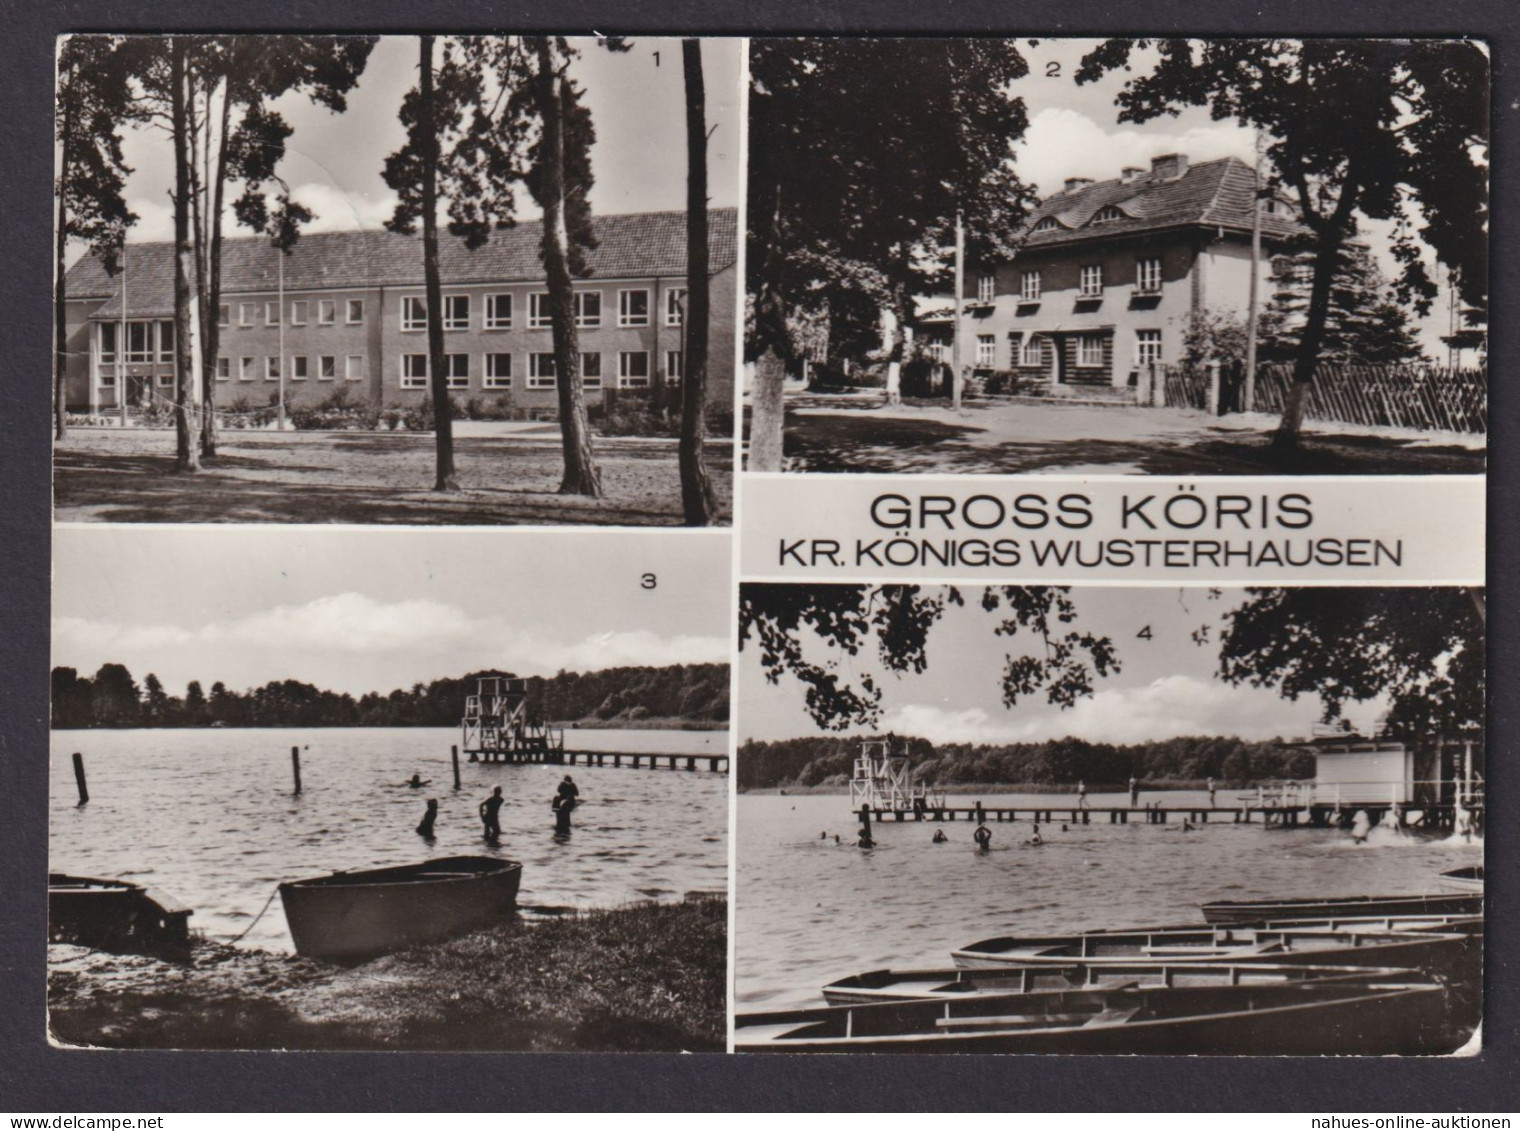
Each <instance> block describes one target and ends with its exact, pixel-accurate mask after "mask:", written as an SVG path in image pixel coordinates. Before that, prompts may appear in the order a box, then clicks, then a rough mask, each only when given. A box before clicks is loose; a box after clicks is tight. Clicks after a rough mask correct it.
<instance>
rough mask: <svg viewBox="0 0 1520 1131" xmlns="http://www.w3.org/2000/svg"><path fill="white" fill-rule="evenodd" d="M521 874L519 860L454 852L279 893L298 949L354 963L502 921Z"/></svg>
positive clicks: (339, 875)
mask: <svg viewBox="0 0 1520 1131" xmlns="http://www.w3.org/2000/svg"><path fill="white" fill-rule="evenodd" d="M521 880H522V865H521V864H518V863H515V862H513V861H510V860H499V859H495V858H493V857H486V856H453V857H446V858H444V859H440V860H430V861H428V862H427V863H426V864H418V865H411V866H407V867H400V868H377V869H373V870H369V871H363V872H339V873H335V874H333V875H331V876H322V877H319V878H317V879H312V880H297V881H294V882H291V883H284V884H281V885H280V899H281V901H282V902H283V903H284V906H285V919H286V922H287V923H288V924H289V926H290V937H291V939H292V940H293V941H294V942H295V946H296V953H298V954H301V955H304V956H306V957H308V958H325V959H329V960H333V961H339V962H352V961H362V960H364V959H367V958H374V957H376V956H378V955H381V954H388V953H390V952H391V951H396V950H403V949H405V948H406V947H409V946H417V945H419V944H422V943H430V942H438V941H441V940H443V939H446V938H450V937H452V936H454V935H458V934H462V933H464V932H466V931H469V930H472V929H474V928H476V927H480V926H484V925H486V924H488V923H491V922H495V921H499V920H500V919H501V918H502V917H503V916H504V915H507V914H509V913H510V912H511V911H512V909H513V908H514V907H515V905H516V902H517V889H518V885H519V883H520V882H521Z"/></svg>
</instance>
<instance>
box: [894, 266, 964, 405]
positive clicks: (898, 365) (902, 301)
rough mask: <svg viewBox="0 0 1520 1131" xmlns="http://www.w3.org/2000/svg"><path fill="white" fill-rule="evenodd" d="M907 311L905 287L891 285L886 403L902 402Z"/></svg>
mask: <svg viewBox="0 0 1520 1131" xmlns="http://www.w3.org/2000/svg"><path fill="white" fill-rule="evenodd" d="M907 311H908V291H907V288H906V287H903V286H902V285H900V284H894V285H893V287H892V352H891V353H890V354H889V355H888V361H887V403H888V404H902V364H903V353H904V351H905V349H906V346H907V339H908V332H907V331H908V327H907ZM958 329H959V327H957V330H958Z"/></svg>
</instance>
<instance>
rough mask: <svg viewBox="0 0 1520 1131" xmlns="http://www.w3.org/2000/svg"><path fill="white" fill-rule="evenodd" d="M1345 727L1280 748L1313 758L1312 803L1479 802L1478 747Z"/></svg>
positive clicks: (1471, 742) (1470, 741)
mask: <svg viewBox="0 0 1520 1131" xmlns="http://www.w3.org/2000/svg"><path fill="white" fill-rule="evenodd" d="M1372 730H1373V733H1370V734H1367V733H1362V732H1360V731H1358V730H1357V729H1356V728H1355V727H1352V726H1350V725H1349V724H1334V725H1329V726H1322V727H1317V728H1315V732H1314V733H1313V734H1312V735H1311V736H1310V737H1308V738H1305V739H1298V740H1294V741H1291V742H1287V743H1284V744H1283V745H1284V746H1286V747H1288V748H1290V749H1296V750H1305V751H1308V752H1310V753H1312V754H1313V755H1314V783H1313V804H1316V805H1333V806H1336V807H1338V808H1339V807H1343V806H1351V805H1417V806H1426V805H1435V806H1448V805H1453V804H1455V803H1458V802H1460V803H1462V804H1463V805H1464V806H1467V807H1472V806H1473V805H1474V804H1475V803H1481V800H1482V772H1483V766H1482V743H1481V742H1480V741H1478V740H1477V739H1474V738H1472V737H1465V738H1463V737H1451V736H1445V735H1434V736H1430V737H1428V738H1424V739H1418V740H1411V739H1406V738H1403V737H1399V736H1394V735H1391V734H1389V733H1387V732H1386V731H1385V730H1383V729H1382V727H1381V726H1379V727H1376V728H1372Z"/></svg>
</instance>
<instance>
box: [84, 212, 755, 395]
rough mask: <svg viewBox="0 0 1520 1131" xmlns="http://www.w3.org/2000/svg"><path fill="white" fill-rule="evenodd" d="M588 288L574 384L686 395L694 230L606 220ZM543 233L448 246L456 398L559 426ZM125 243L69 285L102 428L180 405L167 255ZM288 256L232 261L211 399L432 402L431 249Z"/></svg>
mask: <svg viewBox="0 0 1520 1131" xmlns="http://www.w3.org/2000/svg"><path fill="white" fill-rule="evenodd" d="M708 219H709V254H710V261H709V262H710V271H711V280H712V289H711V315H710V325H709V329H708V396H709V401H710V403H712V404H714V405H723V406H729V405H731V404H732V403H733V382H734V332H735V325H734V323H735V317H734V310H735V306H734V302H735V293H736V292H735V287H736V279H735V274H736V270H737V268H736V262H737V254H736V247H737V238H738V232H737V211H736V210H735V209H731V208H729V209H715V210H713V211H711V212H710V213H709V216H708ZM594 230H595V234H596V238H597V241H598V242H597V246H596V248H595V249H593V250H592V251H590V252H588V253H587V256H586V259H587V266H588V272H587V274H586V276H585V277H584V278H578V279H576V280H575V303H576V323H577V326H578V327H579V345H580V350H581V373H582V376H583V379H584V383H585V386H586V390H587V398H588V400H590V401H592V402H595V401H596V400H598V399H599V398H600V396H601V390H603V389H607V388H612V387H616V388H619V389H644V388H649V387H651V386H652V385H653V384H654V382H655V381H656V380H659V379H661V378H663V379H664V380H666V381H669V382H671V383H679V381H680V379H681V376H682V373H683V371H684V365H683V361H682V356H683V343H682V339H683V330H682V325H683V320H684V312H685V300H686V282H687V280H686V214H685V212H645V213H634V214H627V215H608V216H599V217H597V218H596V220H595V226H594ZM541 237H542V225H541V224H540V223H539V222H537V221H534V222H532V223H523V224H518V225H516V226H515V227H512V228H509V229H506V230H504V231H499V232H496V233H494V234H493V235H492V236H491V238H490V240H489V241H488V242H487V243H486V244H485V245H483V246H482V247H479V248H477V249H474V250H471V249H469V248H467V247H466V246H465V244H464V241H463V240H461V239H457V238H455V237H453V236H450V235H448V234H447V232H441V233H440V235H439V267H440V273H441V275H442V279H443V310H442V311H441V317H442V319H443V329H444V336H445V350H446V359H445V364H446V365H447V366H448V383H449V388H450V389H452V390H454V393H455V395H456V396H457V397H460V398H469V397H476V396H478V397H481V398H485V399H493V398H499V399H502V400H509V401H510V403H511V404H512V405H513V406H515V407H522V408H525V409H527V410H529V411H530V412H531V411H536V410H541V411H543V412H544V413H550V412H552V411H553V410H554V408H555V407H556V406H557V404H558V399H557V397H558V394H557V392H556V387H555V382H556V377H555V369H554V354H553V349H554V346H553V341H552V334H551V331H550V320H549V306H548V292H547V287H546V284H545V282H544V273H543V266H542V263H541V261H540V240H541ZM173 251H174V249H173V245H172V244H170V243H136V244H128V245H127V248H126V253H125V255H124V256H123V258H122V266H121V269H119V270H118V272H117V273H116V274H115V275H114V276H112V275H108V274H107V273H106V271H105V269H104V267H103V265H102V264H101V262H100V260H99V259H98V258H97V257H96V256H94V255H87V256H85V257H84V258H82V259H80V260H79V261H78V262H77V263H75V264H74V266H73V267H71V268H70V269H69V272H68V274H67V276H66V277H65V290H66V293H67V300H68V309H67V348H68V351H69V360H68V374H67V404H68V408H69V410H70V411H72V412H90V413H98V412H107V411H110V410H112V409H119V408H120V407H121V399H120V398H121V397H122V396H125V398H126V402H127V405H128V407H129V408H130V407H132V406H141V405H147V404H149V403H150V402H152V401H154V400H155V399H158V400H161V401H170V400H172V399H173V395H174V383H175V367H174V321H173V319H174V254H173ZM281 259H282V256H281V253H280V252H278V251H277V250H276V249H275V248H273V247H272V246H271V245H270V243H269V241H268V240H267V239H264V238H260V237H251V238H239V239H228V240H226V241H225V242H224V244H223V249H222V292H221V303H220V309H219V310H218V311H217V320H218V323H219V325H220V341H219V347H218V351H217V352H218V357H217V360H216V380H215V389H216V392H215V400H216V404H217V406H218V407H220V408H224V409H225V408H231V407H240V406H244V405H246V406H247V407H250V408H262V407H265V406H267V405H269V404H270V403H272V401H273V399H274V397H275V396H276V395H277V390H278V389H279V386H280V381H281V375H282V373H283V376H284V390H285V392H284V395H285V403H286V404H287V405H291V406H299V405H301V404H312V403H315V402H319V401H323V400H326V399H327V398H328V397H330V396H331V395H332V394H333V392H334V390H337V389H343V390H346V391H347V393H348V394H349V400H350V401H351V402H354V403H369V404H373V405H376V406H381V407H390V406H398V405H401V406H404V405H410V404H413V403H415V402H416V401H417V400H418V399H419V398H421V397H423V396H425V395H426V390H427V388H428V347H427V324H428V310H427V304H426V299H425V295H424V289H423V271H422V239H421V237H420V236H406V235H398V234H396V233H393V232H388V231H351V232H321V233H311V234H308V235H304V236H302V237H301V239H300V240H299V241H298V242H297V243H296V245H295V247H294V248H292V249H291V251H290V253H289V254H288V255H285V256H283V263H282V262H281Z"/></svg>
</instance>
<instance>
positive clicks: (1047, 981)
mask: <svg viewBox="0 0 1520 1131" xmlns="http://www.w3.org/2000/svg"><path fill="white" fill-rule="evenodd" d="M1412 977H1414V972H1413V971H1409V970H1394V969H1385V968H1382V967H1372V966H1308V965H1304V966H1282V965H1273V964H1267V963H1239V964H1227V963H1217V962H1216V963H1208V962H1199V963H1171V962H1133V963H1113V964H1110V965H1093V966H1080V965H1079V966H1009V967H980V968H972V969H962V968H960V967H948V968H943V969H930V970H870V971H867V972H865V973H863V974H854V975H851V976H850V977H848V978H841V979H839V980H838V981H837V982H830V983H829V984H828V985H826V986H824V987H823V1000H824V1001H826V1002H828V1003H829V1004H830V1005H867V1004H870V1003H872V1002H881V1001H915V1000H918V999H922V998H956V997H964V996H966V995H967V994H1029V993H1042V992H1048V991H1052V990H1090V989H1118V988H1148V987H1162V986H1169V987H1174V988H1195V987H1215V988H1217V987H1228V986H1250V985H1280V984H1283V983H1287V982H1311V981H1332V980H1334V981H1346V982H1352V981H1356V982H1366V981H1373V980H1378V979H1382V980H1383V981H1388V980H1397V979H1399V978H1403V979H1409V978H1412Z"/></svg>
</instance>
